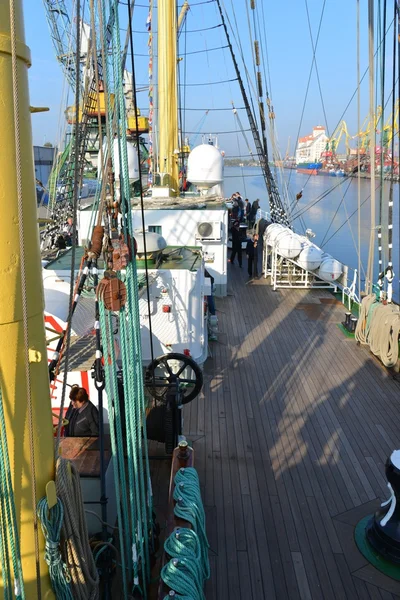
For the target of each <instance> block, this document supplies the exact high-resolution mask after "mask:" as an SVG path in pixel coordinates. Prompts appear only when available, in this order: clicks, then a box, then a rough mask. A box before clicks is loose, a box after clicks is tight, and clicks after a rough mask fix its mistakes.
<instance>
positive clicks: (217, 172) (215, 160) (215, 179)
mask: <svg viewBox="0 0 400 600" xmlns="http://www.w3.org/2000/svg"><path fill="white" fill-rule="evenodd" d="M223 176H224V159H223V157H222V155H221V152H220V151H219V150H218V148H216V147H215V146H213V145H212V144H200V146H196V148H193V150H192V151H191V153H190V154H189V158H188V172H187V178H188V181H190V183H193V184H194V185H195V186H197V187H198V188H200V189H208V188H211V187H213V186H214V185H217V184H219V183H222V181H223Z"/></svg>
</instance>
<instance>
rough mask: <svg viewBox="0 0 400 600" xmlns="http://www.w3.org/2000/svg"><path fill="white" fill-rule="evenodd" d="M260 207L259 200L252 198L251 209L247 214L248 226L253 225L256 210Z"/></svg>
mask: <svg viewBox="0 0 400 600" xmlns="http://www.w3.org/2000/svg"><path fill="white" fill-rule="evenodd" d="M259 208H260V201H259V199H258V198H257V200H254V202H253V204H252V207H251V210H250V214H249V227H254V224H255V222H256V216H257V211H258V209H259Z"/></svg>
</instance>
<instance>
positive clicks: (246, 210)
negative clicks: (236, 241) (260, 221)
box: [244, 198, 251, 225]
mask: <svg viewBox="0 0 400 600" xmlns="http://www.w3.org/2000/svg"><path fill="white" fill-rule="evenodd" d="M244 202H245V206H244V216H245V219H246V222H247V225H248V224H249V217H250V211H251V202H249V199H248V198H246V200H245V201H244Z"/></svg>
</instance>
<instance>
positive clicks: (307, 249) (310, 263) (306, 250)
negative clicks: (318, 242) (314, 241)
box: [296, 245, 322, 271]
mask: <svg viewBox="0 0 400 600" xmlns="http://www.w3.org/2000/svg"><path fill="white" fill-rule="evenodd" d="M321 256H322V250H320V249H319V248H317V246H314V245H312V246H306V245H303V250H302V251H301V252H300V254H299V257H298V259H297V261H296V262H297V263H298V264H299V265H300V267H301V268H302V269H306V270H307V271H314V270H315V269H318V267H319V266H320V264H321Z"/></svg>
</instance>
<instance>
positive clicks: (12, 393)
mask: <svg viewBox="0 0 400 600" xmlns="http://www.w3.org/2000/svg"><path fill="white" fill-rule="evenodd" d="M14 1H15V16H16V37H17V56H18V67H17V70H18V90H19V93H18V101H19V102H18V103H19V108H18V113H19V122H20V135H21V154H22V156H21V164H20V168H21V174H22V193H23V221H24V234H25V239H24V245H25V264H26V276H27V298H26V301H27V314H28V330H29V362H30V376H31V398H32V403H33V413H34V431H33V439H34V449H35V463H36V472H35V473H34V474H33V473H32V472H31V467H30V456H31V452H30V443H29V440H30V438H29V428H28V412H27V384H26V374H25V350H24V341H23V322H22V289H21V272H20V267H21V261H20V250H19V220H18V197H17V158H16V145H15V128H14V100H13V86H12V58H11V34H10V7H9V1H8V0H4V1H2V2H0V140H1V144H0V206H1V218H0V384H1V389H2V393H3V402H4V409H5V415H6V428H7V436H8V450H9V454H10V463H11V470H12V478H13V486H14V494H15V503H16V514H17V520H18V528H19V533H20V545H21V554H22V568H23V574H24V583H25V592H26V598H28V599H29V600H31V599H32V600H34V599H36V598H38V593H37V585H36V560H35V544H34V531H33V514H34V511H35V510H36V507H35V506H33V503H32V482H33V478H35V481H36V492H37V499H38V500H39V499H40V498H41V497H42V496H43V495H44V494H45V486H46V484H47V482H48V481H49V480H50V479H52V478H53V472H54V445H53V434H52V418H51V404H50V392H49V380H48V371H47V353H46V343H45V331H44V320H43V308H44V301H43V285H42V273H41V261H40V251H39V233H38V226H37V214H36V191H35V172H34V163H33V147H32V132H31V115H30V104H29V91H28V67H29V66H30V52H29V48H28V47H27V46H26V45H25V35H24V25H23V14H22V0H14ZM39 543H40V548H39V550H40V573H41V578H40V581H41V598H42V599H45V598H46V599H49V598H54V595H53V592H52V590H51V586H50V579H49V576H48V569H47V565H46V563H45V562H44V540H43V537H42V532H41V530H40V526H39ZM2 589H3V582H1V581H0V597H3V593H2Z"/></svg>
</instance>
